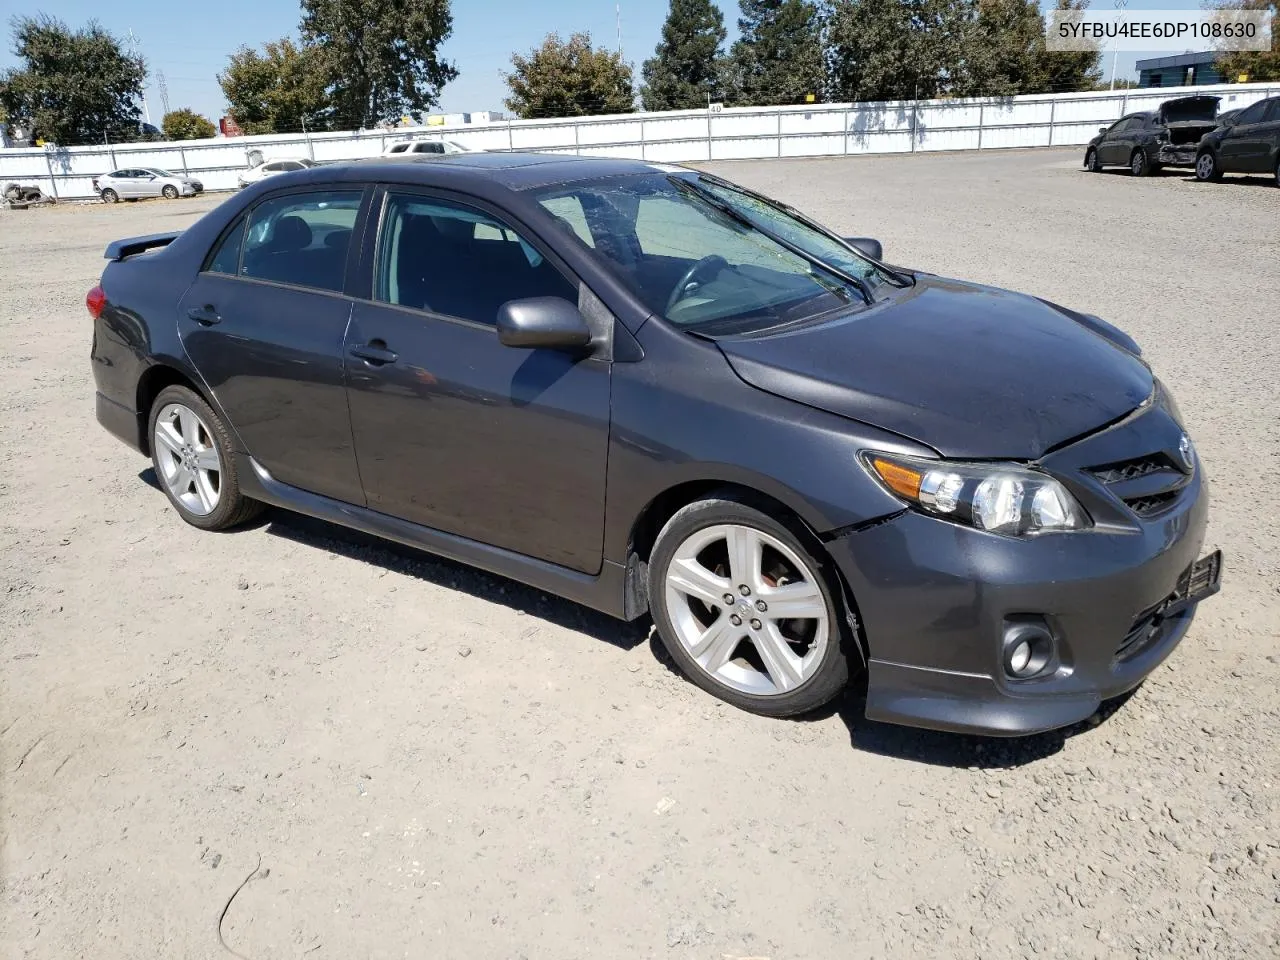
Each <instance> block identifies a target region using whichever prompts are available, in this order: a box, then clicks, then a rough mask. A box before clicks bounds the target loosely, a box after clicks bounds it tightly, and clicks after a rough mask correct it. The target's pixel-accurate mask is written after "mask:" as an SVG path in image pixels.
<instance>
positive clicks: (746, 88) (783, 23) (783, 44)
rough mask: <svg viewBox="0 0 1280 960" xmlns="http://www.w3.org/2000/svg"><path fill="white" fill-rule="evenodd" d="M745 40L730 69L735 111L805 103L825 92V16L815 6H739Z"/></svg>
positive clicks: (782, 2)
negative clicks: (736, 109) (807, 99)
mask: <svg viewBox="0 0 1280 960" xmlns="http://www.w3.org/2000/svg"><path fill="white" fill-rule="evenodd" d="M739 6H740V9H741V12H742V16H740V17H739V18H738V31H739V33H740V34H741V36H740V38H739V39H738V40H736V41H735V42H734V44H733V48H732V49H731V50H730V52H729V57H728V60H727V62H726V64H725V67H726V77H725V82H726V85H727V86H728V88H729V90H730V91H731V92H730V93H729V98H730V99H731V100H732V102H733V104H734V105H735V106H743V107H759V106H771V105H776V104H786V103H803V102H804V101H805V99H806V97H808V96H809V95H811V94H812V95H814V96H815V97H816V96H818V95H819V94H820V93H821V92H822V89H823V79H824V72H825V71H824V65H823V48H822V26H823V24H822V16H821V14H820V12H819V10H818V7H817V6H816V5H815V4H813V3H810V2H809V0H739Z"/></svg>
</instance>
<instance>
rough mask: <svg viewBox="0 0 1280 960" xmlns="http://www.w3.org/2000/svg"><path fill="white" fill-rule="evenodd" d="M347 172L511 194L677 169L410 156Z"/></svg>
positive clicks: (502, 156)
mask: <svg viewBox="0 0 1280 960" xmlns="http://www.w3.org/2000/svg"><path fill="white" fill-rule="evenodd" d="M321 169H324V168H321ZM328 169H329V170H333V169H334V168H332V167H331V168H328ZM341 169H344V170H346V171H348V173H347V176H346V177H344V179H352V178H353V177H352V176H351V174H352V173H353V172H355V171H359V176H360V177H362V178H364V177H367V178H369V179H390V180H395V181H399V182H401V183H422V184H424V185H433V186H441V187H445V186H457V187H459V188H463V187H467V186H474V185H476V184H477V183H480V182H484V183H486V184H490V185H500V186H503V187H506V188H507V189H508V190H528V189H532V188H536V187H545V186H553V185H555V184H559V183H572V182H574V181H578V180H591V179H595V178H598V177H611V176H624V175H628V174H641V173H655V172H658V171H660V170H667V169H676V168H674V167H672V168H668V167H663V166H659V165H655V164H652V163H645V162H644V161H641V160H620V159H616V158H613V157H579V156H574V155H571V154H555V153H446V154H414V153H405V154H397V155H395V156H381V157H375V158H370V159H368V160H357V161H355V162H353V163H350V164H344V165H343V166H342V168H341Z"/></svg>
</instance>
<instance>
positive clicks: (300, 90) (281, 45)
mask: <svg viewBox="0 0 1280 960" xmlns="http://www.w3.org/2000/svg"><path fill="white" fill-rule="evenodd" d="M230 60H231V62H230V63H228V64H227V69H226V70H224V71H223V72H222V73H220V74H219V75H218V83H219V84H220V85H221V86H222V94H223V96H225V97H226V98H227V105H228V108H229V112H230V114H231V117H232V119H233V120H235V122H236V123H237V124H239V125H240V129H242V130H243V131H244V132H245V133H248V134H255V133H298V132H299V131H301V130H302V129H303V128H304V126H305V128H306V129H307V130H325V129H328V128H329V123H330V114H331V109H330V102H329V97H328V94H327V93H326V91H325V85H326V79H325V72H324V68H323V64H322V63H321V61H320V57H319V55H318V53H317V52H316V51H315V50H314V49H311V48H308V47H300V46H298V45H297V44H296V43H294V42H293V41H292V40H290V39H289V38H288V37H285V38H283V39H280V40H275V41H273V42H271V43H267V44H264V45H263V48H262V52H261V53H259V52H258V51H256V50H251V49H249V48H248V47H241V48H240V49H239V50H237V51H236V52H235V53H233V54H232V55H231V58H230Z"/></svg>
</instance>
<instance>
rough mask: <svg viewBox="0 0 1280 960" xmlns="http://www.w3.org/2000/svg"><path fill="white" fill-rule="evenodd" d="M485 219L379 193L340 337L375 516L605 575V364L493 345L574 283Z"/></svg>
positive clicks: (445, 203)
mask: <svg viewBox="0 0 1280 960" xmlns="http://www.w3.org/2000/svg"><path fill="white" fill-rule="evenodd" d="M548 253H549V251H548V250H547V249H546V248H545V247H543V246H542V245H541V244H537V245H535V244H534V243H532V242H530V239H528V238H526V237H522V236H521V235H520V234H519V233H517V232H516V231H515V230H514V229H512V228H511V227H510V226H509V225H508V224H506V223H504V222H503V221H501V220H500V219H499V218H498V217H497V216H496V215H495V214H494V213H492V212H490V211H488V210H486V209H481V208H480V207H478V206H472V205H471V204H470V202H467V203H463V202H459V201H458V200H455V199H446V198H443V197H437V196H431V195H428V194H425V193H417V192H412V191H410V190H409V189H407V188H404V189H401V188H396V190H394V191H391V192H388V193H387V194H386V197H385V200H384V204H383V209H382V214H381V225H380V227H379V228H378V237H377V244H376V252H375V253H374V255H373V257H372V263H373V272H374V277H373V297H372V300H370V301H365V300H358V301H357V302H356V303H355V306H354V308H353V312H352V317H351V326H350V329H349V331H348V334H347V371H348V380H347V382H348V385H349V398H350V406H351V423H352V428H353V430H354V434H355V443H356V453H357V456H358V459H359V465H360V476H361V478H362V480H363V481H364V490H365V495H366V497H367V498H368V505H369V507H370V508H371V509H374V510H378V511H380V512H383V513H388V514H391V515H394V516H397V517H401V518H404V519H406V520H410V521H413V522H414V523H420V524H424V525H426V526H428V527H433V528H435V529H438V530H443V531H446V532H448V533H453V534H457V535H459V536H463V537H466V538H468V539H471V540H477V541H480V542H482V543H486V544H491V545H493V546H498V547H503V548H505V549H508V550H512V551H515V552H517V553H521V554H524V555H526V556H531V557H536V558H539V559H542V560H546V561H549V562H551V563H556V564H560V565H562V566H567V567H571V568H573V569H575V570H579V571H582V572H585V573H595V572H597V571H598V570H599V569H600V563H601V556H602V544H603V531H604V487H605V467H606V456H607V451H608V441H609V383H610V364H609V362H608V361H607V360H604V359H594V358H591V357H586V356H580V355H575V354H573V353H567V352H562V351H558V350H525V349H516V348H512V347H505V346H503V345H502V344H501V343H499V342H498V336H497V330H496V328H495V320H496V314H497V310H498V308H499V307H500V306H501V305H502V304H503V303H505V302H506V301H508V300H514V299H520V298H523V297H537V296H558V297H563V298H565V299H568V300H570V301H572V302H574V303H577V300H578V289H577V282H576V281H573V280H570V279H569V276H568V274H567V272H566V271H563V270H562V269H561V268H560V267H559V266H558V265H557V264H555V263H553V262H552V260H551V259H549V256H548Z"/></svg>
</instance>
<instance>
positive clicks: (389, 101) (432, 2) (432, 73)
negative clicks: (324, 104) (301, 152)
mask: <svg viewBox="0 0 1280 960" xmlns="http://www.w3.org/2000/svg"><path fill="white" fill-rule="evenodd" d="M452 33H453V15H452V14H451V13H450V11H449V0H302V37H303V41H304V42H305V43H306V44H308V45H311V46H314V47H315V48H316V50H317V51H318V52H319V54H320V56H321V62H322V63H323V64H324V75H325V78H326V81H327V84H328V91H329V98H330V100H331V101H332V103H333V112H334V124H335V125H336V126H338V127H339V128H350V127H373V126H376V125H377V124H379V123H381V122H386V121H396V120H399V119H400V118H401V117H402V116H403V115H405V114H407V113H421V112H423V111H425V110H429V109H430V108H431V107H434V106H435V105H436V104H437V103H439V101H440V91H441V90H442V89H443V88H444V85H445V84H446V83H448V82H449V81H451V80H453V79H454V78H455V77H457V76H458V71H457V69H456V68H455V67H454V65H453V64H452V63H450V62H449V61H448V60H443V59H441V57H440V55H439V47H440V44H442V43H443V42H444V41H445V40H447V39H448V38H449V35H450V34H452Z"/></svg>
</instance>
